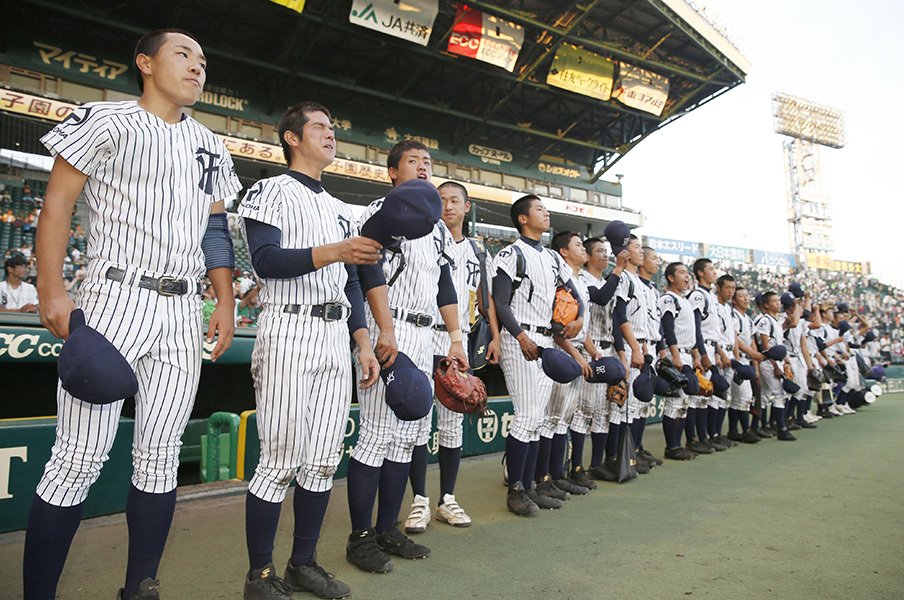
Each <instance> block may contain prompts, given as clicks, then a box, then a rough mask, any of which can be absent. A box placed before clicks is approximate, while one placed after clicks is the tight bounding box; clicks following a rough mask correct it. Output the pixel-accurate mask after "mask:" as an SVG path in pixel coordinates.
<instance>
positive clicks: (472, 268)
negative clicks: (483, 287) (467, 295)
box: [465, 260, 480, 287]
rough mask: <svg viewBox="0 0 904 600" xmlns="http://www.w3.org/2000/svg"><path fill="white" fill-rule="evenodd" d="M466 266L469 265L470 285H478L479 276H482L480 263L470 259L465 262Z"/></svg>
mask: <svg viewBox="0 0 904 600" xmlns="http://www.w3.org/2000/svg"><path fill="white" fill-rule="evenodd" d="M465 266H467V267H468V285H469V286H471V287H476V286H477V282H478V278H479V277H480V263H476V262H473V261H470V260H469V261H468V262H466V263H465Z"/></svg>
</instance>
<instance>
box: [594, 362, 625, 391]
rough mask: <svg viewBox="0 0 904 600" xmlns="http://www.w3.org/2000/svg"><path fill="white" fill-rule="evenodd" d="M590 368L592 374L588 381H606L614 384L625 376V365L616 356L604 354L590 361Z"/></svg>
mask: <svg viewBox="0 0 904 600" xmlns="http://www.w3.org/2000/svg"><path fill="white" fill-rule="evenodd" d="M590 369H591V370H592V371H593V375H592V376H591V377H590V379H588V380H587V381H589V382H590V383H608V384H609V385H614V384H616V383H618V382H619V381H621V380H622V379H624V378H625V376H626V375H627V373H626V372H625V365H624V364H622V361H620V360H619V359H618V357H617V356H604V357H603V358H598V359H596V360H593V361H590Z"/></svg>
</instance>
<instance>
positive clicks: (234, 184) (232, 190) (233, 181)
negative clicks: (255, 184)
mask: <svg viewBox="0 0 904 600" xmlns="http://www.w3.org/2000/svg"><path fill="white" fill-rule="evenodd" d="M217 141H218V142H219V146H220V163H219V167H220V169H219V171H217V175H218V176H217V181H216V184H215V189H214V198H215V199H216V200H223V199H224V198H230V197H232V196H234V195H235V194H236V193H238V191H239V190H240V189H242V182H241V181H239V176H238V175H236V173H235V164H233V162H232V155H231V154H229V151H228V150H227V149H226V146H225V144H223V142H222V141H220V139H219V138H217Z"/></svg>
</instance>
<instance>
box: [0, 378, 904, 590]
mask: <svg viewBox="0 0 904 600" xmlns="http://www.w3.org/2000/svg"><path fill="white" fill-rule="evenodd" d="M798 438H799V439H798V441H797V442H790V443H786V442H778V441H775V440H767V441H764V442H762V443H760V444H757V445H755V446H740V447H738V448H734V449H731V450H729V451H727V452H723V453H720V454H717V455H711V456H703V457H700V458H698V459H697V460H695V461H692V462H689V463H675V462H667V463H666V464H665V465H664V466H662V467H659V468H657V469H655V470H654V471H653V472H652V473H650V474H649V475H644V476H641V477H640V479H639V480H636V481H632V482H629V483H627V484H624V485H618V484H601V485H600V489H598V490H596V491H595V492H592V493H591V495H589V496H584V497H575V498H572V499H571V500H569V501H568V502H567V504H566V506H565V507H564V508H563V509H561V510H559V511H543V512H542V513H541V514H540V515H538V516H537V517H535V518H531V519H523V518H518V517H515V516H513V515H511V514H510V513H508V512H507V511H506V510H505V504H504V494H505V490H504V488H503V487H502V485H501V481H500V478H501V469H500V464H499V460H500V457H499V455H492V456H487V457H481V458H477V459H472V460H468V461H465V462H464V463H463V465H462V471H461V475H460V477H459V485H458V490H457V497H458V499H459V501H460V502H461V504H462V505H463V506H464V507H465V508H466V509H467V510H468V512H469V513H470V515H471V517H472V518H473V519H474V525H473V526H472V527H470V528H468V529H454V528H451V527H448V526H446V525H444V524H442V523H437V522H434V523H433V524H432V525H431V526H430V528H429V529H428V530H427V532H426V533H424V534H421V535H420V536H418V538H417V539H418V541H419V542H422V543H424V544H426V545H428V546H430V547H431V548H432V550H433V554H432V556H431V557H430V558H428V559H426V560H420V561H404V560H403V559H396V560H395V561H394V563H395V570H394V571H393V572H392V573H389V574H387V575H368V574H365V573H361V572H359V571H357V570H356V569H355V568H354V567H352V566H351V565H349V564H348V563H346V561H345V555H344V545H345V540H346V537H347V535H348V528H349V521H348V512H347V505H346V489H345V485H344V483H342V482H340V483H339V484H337V486H336V488H335V491H334V494H333V500H332V502H331V505H330V509H329V513H328V515H327V520H326V523H325V526H324V531H323V536H322V539H321V543H320V549H319V557H318V561H319V562H320V563H321V564H322V565H324V566H325V567H326V568H327V569H329V570H332V571H334V572H335V573H336V575H337V576H338V577H339V578H340V579H342V580H344V581H346V582H347V583H349V585H351V587H352V590H353V592H352V596H353V597H354V598H387V599H389V598H392V599H396V598H402V599H415V598H420V599H425V600H427V599H431V600H432V599H446V598H448V599H461V598H561V599H571V598H574V599H580V598H587V599H591V598H625V599H631V600H634V599H641V600H642V599H647V598H649V599H654V598H655V599H668V598H692V599H693V598H713V599H719V600H741V599H746V598H751V599H753V598H775V599H785V598H814V599H815V598H819V599H826V600H829V599H836V598H837V599H852V598H858V599H859V598H863V599H869V600H879V599H889V600H891V599H900V598H904V461H902V460H901V459H900V457H901V456H902V455H904V394H894V395H887V396H884V397H882V398H881V399H880V400H879V402H877V403H876V404H874V405H872V406H871V407H867V408H864V409H862V410H861V411H860V412H859V413H858V414H857V415H852V416H848V417H843V418H838V419H832V420H830V421H826V420H823V421H820V423H819V429H816V430H812V431H801V432H799V436H798ZM645 441H646V446H647V447H648V448H650V449H651V450H653V451H654V453H656V454H661V452H662V446H663V444H662V434H661V430H659V427H658V426H652V427H650V428H648V432H647V434H646V440H645ZM588 446H589V444H588ZM437 482H438V476H437V471H436V470H435V468H433V469H431V471H430V472H429V476H428V485H429V486H430V487H429V491H430V492H431V493H433V494H436V488H437V485H438V483H437ZM184 491H185V493H192V492H197V490H192V489H186V490H184ZM239 492H240V490H236V493H235V494H232V495H225V496H218V497H209V498H204V499H192V500H186V501H183V502H180V503H179V505H178V507H177V513H176V518H175V522H174V525H173V529H172V533H171V535H170V540H169V545H168V547H167V551H166V554H165V556H164V558H163V562H162V565H161V569H160V578H161V597H162V598H164V599H166V600H176V599H178V600H182V599H205V600H206V599H208V598H211V599H213V598H230V599H238V598H241V595H242V594H241V592H242V576H243V574H244V573H245V570H246V569H247V557H246V553H245V543H244V496H243V495H242V494H241V493H239ZM182 493H183V490H180V494H182ZM434 500H435V498H434ZM291 507H292V504H291V496H290V497H289V499H288V501H287V503H286V504H285V505H284V508H283V519H282V522H281V524H280V529H279V534H278V538H277V544H276V553H275V562H276V564H277V567H278V568H279V569H282V567H283V565H284V564H285V561H286V559H287V558H288V555H289V551H290V547H291V538H292V515H291ZM407 509H408V504H407V500H406V505H405V507H404V508H403V513H404V514H407ZM404 514H403V518H404ZM22 543H23V535H22V534H21V533H13V534H6V535H0V581H5V582H7V583H6V584H4V585H3V591H2V592H0V597H2V598H4V599H5V598H21V597H22V596H21V584H20V581H21V556H22ZM126 546H127V543H126V528H125V519H124V517H123V516H122V515H118V516H113V517H105V518H101V519H94V520H91V521H86V522H85V523H84V524H83V525H82V528H81V529H80V531H79V533H78V535H77V536H76V539H75V542H74V543H73V547H72V551H71V553H70V557H69V562H68V564H67V567H66V571H65V572H64V574H63V579H62V581H61V584H60V590H59V596H58V597H59V598H61V599H64V600H70V599H76V598H79V599H81V598H90V599H95V598H100V599H106V598H113V597H114V595H115V593H116V589H117V588H118V587H119V586H120V585H121V583H122V582H121V579H122V576H123V572H124V569H125V553H126ZM296 597H297V598H303V597H313V596H308V595H304V594H296Z"/></svg>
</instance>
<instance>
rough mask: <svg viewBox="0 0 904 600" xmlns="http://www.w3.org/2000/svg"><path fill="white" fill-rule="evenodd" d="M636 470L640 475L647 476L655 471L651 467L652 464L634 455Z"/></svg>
mask: <svg viewBox="0 0 904 600" xmlns="http://www.w3.org/2000/svg"><path fill="white" fill-rule="evenodd" d="M634 470H635V471H637V473H638V475H646V474H647V473H649V472H650V471H652V470H653V467H651V466H650V463H648V462H647V461H645V460H643V459H642V458H641V457H639V456H637V454H636V453H635V454H634Z"/></svg>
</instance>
